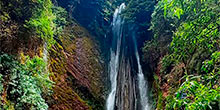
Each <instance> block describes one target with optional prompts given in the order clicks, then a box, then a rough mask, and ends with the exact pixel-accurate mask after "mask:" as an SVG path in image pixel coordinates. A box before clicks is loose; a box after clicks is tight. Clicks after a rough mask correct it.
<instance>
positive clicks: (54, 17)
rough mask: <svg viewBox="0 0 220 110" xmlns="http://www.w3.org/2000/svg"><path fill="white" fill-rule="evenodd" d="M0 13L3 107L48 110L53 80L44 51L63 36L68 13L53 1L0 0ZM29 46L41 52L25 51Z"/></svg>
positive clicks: (0, 80)
mask: <svg viewBox="0 0 220 110" xmlns="http://www.w3.org/2000/svg"><path fill="white" fill-rule="evenodd" d="M0 13H1V15H0V23H1V27H0V28H1V31H0V34H1V36H0V40H1V53H0V102H1V103H0V109H4V110H8V109H10V110H14V109H16V110H23V109H26V110H28V109H31V110H47V109H48V103H47V102H46V100H45V99H46V98H47V97H49V96H50V95H51V93H52V87H53V82H52V81H51V80H50V78H49V76H50V75H51V74H50V73H49V70H48V62H47V57H48V56H47V54H46V53H45V52H44V51H46V50H48V49H51V46H52V45H53V44H54V43H55V42H56V41H55V40H54V39H56V38H57V37H58V36H60V34H61V31H62V29H63V27H64V26H65V25H66V24H67V21H66V19H67V12H66V11H65V10H64V9H63V8H61V7H57V6H53V4H52V2H51V1H50V0H7V1H5V0H1V1H0ZM34 39H37V40H34ZM29 40H30V41H29ZM29 43H30V44H29ZM12 45H14V46H12ZM25 45H27V46H26V49H25ZM30 45H32V46H33V47H34V46H36V47H35V48H38V46H40V47H41V50H40V52H39V53H38V52H36V51H35V52H36V53H33V52H32V54H30V53H27V52H26V51H24V52H22V50H23V49H24V50H28V49H31V48H30V47H31V46H30ZM10 46H11V47H10ZM17 52H18V53H17ZM11 54H15V55H14V56H12V55H11ZM29 55H31V57H29Z"/></svg>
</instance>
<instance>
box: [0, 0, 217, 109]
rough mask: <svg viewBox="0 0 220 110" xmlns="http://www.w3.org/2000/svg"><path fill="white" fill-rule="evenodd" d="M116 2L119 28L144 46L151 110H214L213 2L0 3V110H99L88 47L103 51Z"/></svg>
mask: <svg viewBox="0 0 220 110" xmlns="http://www.w3.org/2000/svg"><path fill="white" fill-rule="evenodd" d="M52 2H53V3H52ZM123 2H125V3H126V9H125V10H124V11H123V14H122V16H124V18H125V21H126V22H125V25H126V26H127V27H128V28H130V26H131V25H130V24H132V26H133V25H134V27H137V30H135V32H136V31H137V36H140V37H139V38H137V39H138V40H140V41H141V42H142V41H143V40H146V39H147V40H149V39H151V40H150V41H146V43H145V44H144V47H143V48H142V50H143V64H145V66H146V65H148V66H150V68H151V71H150V70H149V71H150V72H154V82H153V84H152V85H153V87H152V90H153V91H152V92H153V94H154V107H155V109H158V110H162V109H166V110H218V109H219V108H220V107H219V105H220V1H219V0H106V1H104V0H0V24H1V25H0V109H1V110H47V109H49V108H51V109H70V108H73V107H76V109H77V110H78V109H79V110H81V109H86V110H87V109H88V110H89V109H98V110H99V109H100V110H102V109H104V108H105V107H104V103H105V102H104V101H103V100H104V99H105V94H106V93H104V92H103V91H105V90H102V89H103V88H104V87H102V86H103V85H102V84H101V83H102V82H101V79H104V80H106V79H107V78H103V77H107V75H103V76H101V74H100V73H101V71H102V66H103V65H101V64H102V63H100V62H104V61H99V60H100V59H99V57H100V55H99V54H98V53H99V52H98V51H99V50H98V49H97V48H99V47H98V46H96V45H95V44H96V42H95V40H99V41H100V42H99V43H101V44H100V46H101V48H103V50H104V51H103V53H104V52H106V50H108V47H109V44H108V43H109V42H107V43H106V42H105V41H108V40H109V39H111V38H109V39H108V34H109V33H110V31H111V26H110V25H111V21H112V16H113V13H114V10H115V8H117V6H119V5H120V4H121V3H123ZM150 16H151V17H150ZM79 23H80V25H79ZM81 25H82V26H84V27H85V28H86V29H88V30H89V32H90V33H93V34H94V36H96V37H94V36H93V37H91V38H92V40H91V39H90V38H89V36H90V35H89V34H88V33H89V32H88V31H87V30H86V29H84V28H82V27H81ZM126 26H125V27H126ZM128 33H129V32H128ZM104 35H107V38H104V37H103V36H104ZM109 36H111V34H110V35H109ZM94 39H95V40H94ZM106 39H108V40H106ZM102 43H103V44H102ZM104 43H106V44H104ZM138 43H139V42H138ZM102 45H104V46H102ZM140 45H142V44H139V46H140ZM105 46H106V47H105ZM95 48H96V49H97V50H96V49H95ZM106 53H108V52H106ZM107 59H108V58H107ZM107 59H106V61H107ZM81 63H82V64H81ZM84 66H85V67H84ZM105 66H106V65H105ZM143 69H144V68H143ZM106 71H107V70H106ZM149 79H150V78H149ZM99 86H100V87H99ZM102 92H103V93H102ZM53 94H54V95H53Z"/></svg>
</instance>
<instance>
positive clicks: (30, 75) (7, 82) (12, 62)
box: [0, 53, 53, 110]
mask: <svg viewBox="0 0 220 110" xmlns="http://www.w3.org/2000/svg"><path fill="white" fill-rule="evenodd" d="M23 57H24V58H23V59H24V61H23V63H19V62H18V61H17V60H16V59H15V58H14V57H13V56H10V55H8V54H3V53H1V55H0V62H1V63H0V70H1V79H0V80H1V91H0V92H1V102H4V103H1V105H0V108H1V109H6V110H7V109H10V110H13V109H15V108H16V109H19V110H20V109H37V110H46V109H48V105H47V103H46V102H45V99H44V98H45V97H46V96H47V95H48V94H50V93H51V89H52V84H53V82H52V81H51V80H50V79H49V75H50V74H49V73H47V70H46V63H45V62H44V60H43V59H42V58H39V57H34V58H33V59H30V58H29V57H26V56H23ZM3 81H4V82H3ZM6 93H7V94H6ZM43 97H44V98H43Z"/></svg>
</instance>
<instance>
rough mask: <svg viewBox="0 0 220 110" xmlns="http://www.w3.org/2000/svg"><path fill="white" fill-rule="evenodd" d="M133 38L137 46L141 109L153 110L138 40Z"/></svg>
mask: <svg viewBox="0 0 220 110" xmlns="http://www.w3.org/2000/svg"><path fill="white" fill-rule="evenodd" d="M132 37H133V41H134V46H135V56H136V59H137V63H138V88H139V93H140V98H141V107H142V110H151V107H150V104H149V101H148V96H147V95H148V84H147V82H146V80H145V78H144V74H143V70H142V68H141V64H140V56H139V53H138V50H137V43H136V39H135V36H132Z"/></svg>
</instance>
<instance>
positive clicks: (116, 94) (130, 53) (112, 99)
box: [106, 3, 150, 110]
mask: <svg viewBox="0 0 220 110" xmlns="http://www.w3.org/2000/svg"><path fill="white" fill-rule="evenodd" d="M123 9H125V3H122V4H121V5H120V7H118V8H117V9H116V10H115V12H114V15H113V22H112V45H111V48H110V62H109V73H110V75H109V76H110V82H111V91H110V93H109V95H108V98H107V101H106V109H107V110H150V106H149V104H148V97H147V95H148V94H147V82H146V81H145V78H144V75H143V71H142V68H141V64H140V57H139V53H138V49H137V43H136V39H135V36H134V35H133V36H129V35H128V33H129V32H128V33H127V35H128V36H125V35H124V34H125V33H123V30H126V29H123V28H124V27H123V25H124V20H123V18H122V16H121V12H122V10H123ZM131 32H132V33H134V32H135V31H133V30H132V31H131ZM133 60H135V61H133ZM136 60H137V63H136ZM134 63H135V64H134ZM134 65H137V66H138V68H137V70H138V73H137V72H136V71H135V68H134V67H135V66H134ZM136 83H137V84H136ZM138 91H139V92H138ZM137 94H138V95H137ZM138 96H140V98H139V100H140V101H138V99H137V97H138ZM138 102H140V104H138ZM138 105H139V106H138Z"/></svg>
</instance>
